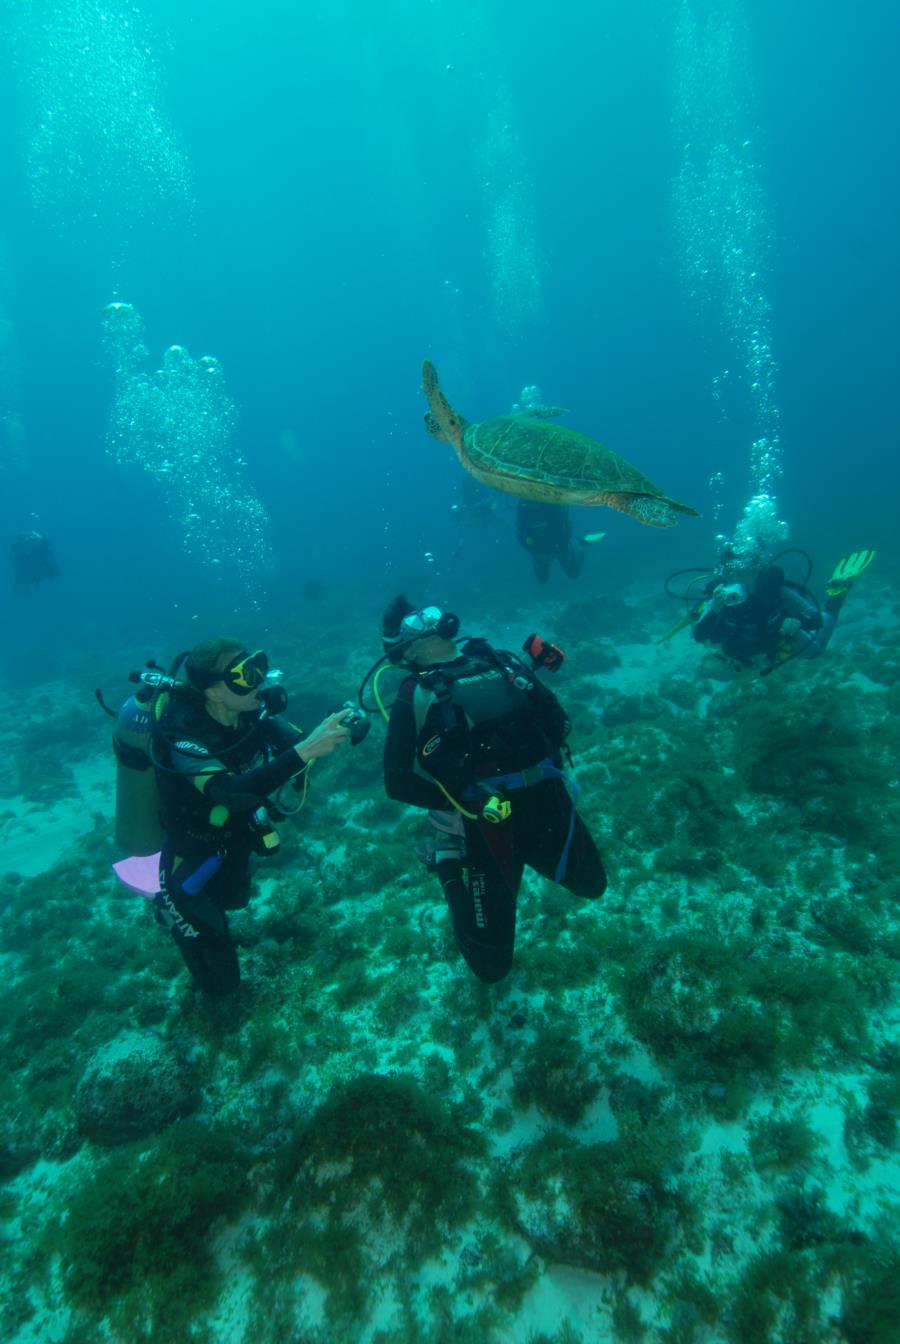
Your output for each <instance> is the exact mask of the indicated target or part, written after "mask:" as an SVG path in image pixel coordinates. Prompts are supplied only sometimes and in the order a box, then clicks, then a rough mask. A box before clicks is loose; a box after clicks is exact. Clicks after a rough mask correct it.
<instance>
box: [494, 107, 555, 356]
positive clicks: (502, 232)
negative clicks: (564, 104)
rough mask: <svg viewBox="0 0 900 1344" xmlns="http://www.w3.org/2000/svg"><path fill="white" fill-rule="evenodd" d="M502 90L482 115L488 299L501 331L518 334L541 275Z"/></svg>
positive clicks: (529, 194) (529, 317)
mask: <svg viewBox="0 0 900 1344" xmlns="http://www.w3.org/2000/svg"><path fill="white" fill-rule="evenodd" d="M507 109H508V96H507V95H506V94H505V93H504V91H503V90H501V91H500V93H499V94H498V100H497V103H496V104H495V106H494V108H493V110H492V111H491V113H490V115H489V117H488V126H487V132H486V135H485V141H484V145H483V175H484V191H485V196H486V203H487V212H488V219H487V244H486V248H485V261H486V264H487V269H488V278H489V284H490V293H491V304H492V307H493V310H494V317H495V320H496V322H497V325H498V327H499V328H500V330H501V331H502V333H503V335H504V336H505V337H506V338H507V340H510V341H516V340H520V339H521V338H522V337H523V335H524V334H525V329H526V327H527V325H528V323H529V322H532V321H533V320H534V319H535V318H536V317H537V316H538V314H539V313H540V310H541V275H540V263H539V255H538V246H537V240H536V237H535V232H534V188H533V186H532V183H531V180H530V177H529V174H528V170H527V164H526V160H525V155H524V153H523V151H522V147H521V144H520V142H519V137H518V135H517V133H516V131H515V128H514V127H513V125H512V124H511V122H510V120H509V117H508V115H507Z"/></svg>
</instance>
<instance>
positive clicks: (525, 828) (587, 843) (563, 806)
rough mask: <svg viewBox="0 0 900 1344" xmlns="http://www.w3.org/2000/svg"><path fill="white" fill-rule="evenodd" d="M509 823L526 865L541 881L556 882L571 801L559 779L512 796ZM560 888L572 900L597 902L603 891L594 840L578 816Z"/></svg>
mask: <svg viewBox="0 0 900 1344" xmlns="http://www.w3.org/2000/svg"><path fill="white" fill-rule="evenodd" d="M512 803H513V815H512V818H511V820H512V822H513V825H514V826H515V829H516V836H517V841H516V843H517V845H518V847H519V848H520V850H521V853H522V855H523V857H524V860H525V862H526V863H527V864H528V866H529V867H530V868H533V869H534V870H535V872H538V873H540V874H541V876H542V877H549V878H550V879H551V881H555V880H556V870H557V866H558V864H559V860H560V856H561V854H562V853H563V850H564V848H565V845H566V841H567V839H568V836H569V826H570V822H571V817H572V806H573V804H572V800H571V798H570V797H569V794H568V790H567V789H566V786H565V785H564V784H563V782H562V780H559V779H545V780H544V781H543V782H542V783H540V784H536V785H534V786H533V787H532V788H530V789H523V790H522V791H521V792H520V793H516V794H514V795H513V799H512ZM561 885H562V886H564V887H565V888H566V890H567V891H571V892H572V894H573V895H574V896H583V897H585V898H586V899H587V900H596V899H597V897H598V896H602V895H603V893H604V892H605V890H606V870H605V869H604V867H603V860H602V859H601V857H600V851H599V850H598V849H597V846H596V845H595V844H594V840H593V837H592V835H591V833H590V831H589V830H588V828H587V827H586V826H585V824H584V822H583V821H582V819H581V817H580V816H578V814H577V813H576V814H575V826H574V830H573V832H572V840H571V844H570V846H569V854H568V861H567V863H566V870H565V875H564V877H563V878H562V882H561Z"/></svg>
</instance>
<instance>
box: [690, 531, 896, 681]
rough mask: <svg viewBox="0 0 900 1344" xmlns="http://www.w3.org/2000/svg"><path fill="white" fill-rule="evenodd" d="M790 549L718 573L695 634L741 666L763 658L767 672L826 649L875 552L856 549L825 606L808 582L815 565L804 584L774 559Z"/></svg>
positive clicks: (694, 617) (694, 619)
mask: <svg viewBox="0 0 900 1344" xmlns="http://www.w3.org/2000/svg"><path fill="white" fill-rule="evenodd" d="M788 554H790V552H787V551H785V552H782V554H781V555H776V556H775V557H774V558H773V561H772V562H770V563H769V564H766V565H763V566H762V567H760V568H758V569H756V570H755V571H751V572H747V571H743V572H741V571H737V572H734V571H732V573H731V574H729V573H728V569H727V567H726V568H725V569H724V571H723V572H722V573H720V574H719V575H717V576H715V577H714V578H712V579H711V580H710V581H709V582H708V583H707V584H706V596H705V598H704V600H703V601H702V602H701V603H700V604H699V605H698V606H696V607H694V608H693V610H692V611H691V612H690V616H689V618H688V619H689V620H690V622H691V623H692V634H693V637H694V639H695V640H697V642H698V643H700V644H711V645H714V646H715V647H717V648H718V649H720V650H721V655H722V657H724V658H726V659H727V660H728V661H729V662H731V663H732V665H734V666H735V667H738V668H745V667H750V666H752V665H753V664H754V663H755V662H757V661H758V660H761V662H762V664H763V665H762V667H761V668H760V670H761V671H762V673H763V675H766V674H768V673H770V672H773V671H774V670H775V669H776V668H777V667H781V666H783V665H784V664H785V663H787V662H791V661H792V660H793V659H794V658H818V657H819V656H820V655H821V654H823V653H824V652H825V649H826V648H827V647H828V643H829V641H830V639H831V636H832V635H833V634H834V629H835V626H836V624H837V619H838V616H839V614H840V611H841V607H842V606H843V605H844V601H845V599H846V597H847V594H848V593H849V592H850V589H851V588H852V587H853V584H854V583H855V582H856V580H857V579H858V578H859V577H860V575H862V574H864V573H865V571H866V570H867V569H868V568H869V566H870V565H871V563H872V561H873V560H874V558H875V552H874V551H854V553H853V554H852V555H849V556H847V557H846V559H844V560H841V561H839V563H838V564H837V565H836V566H835V569H834V572H833V574H832V575H831V578H830V579H829V580H828V583H827V584H826V587H825V604H824V606H823V607H820V606H819V604H818V602H817V601H816V600H815V598H814V597H813V595H812V593H811V592H810V591H809V589H808V587H807V584H808V581H809V570H808V571H807V575H806V580H805V581H804V582H803V583H794V582H792V581H791V580H790V579H787V578H785V574H784V570H783V569H782V568H781V567H780V566H779V565H777V564H775V563H774V561H775V560H780V559H781V558H782V556H783V555H788ZM809 568H810V570H811V568H812V566H811V565H810V567H809ZM673 577H674V576H673ZM667 583H668V580H667Z"/></svg>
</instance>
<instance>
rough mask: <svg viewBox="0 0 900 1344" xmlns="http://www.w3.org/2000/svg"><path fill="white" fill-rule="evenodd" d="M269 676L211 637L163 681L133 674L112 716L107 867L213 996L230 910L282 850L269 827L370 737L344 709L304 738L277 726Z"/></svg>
mask: <svg viewBox="0 0 900 1344" xmlns="http://www.w3.org/2000/svg"><path fill="white" fill-rule="evenodd" d="M182 671H183V678H180V677H179V673H180V672H182ZM278 675H279V674H277V673H273V672H270V669H269V660H268V658H267V656H266V654H265V653H264V652H263V651H262V650H257V651H256V652H252V653H251V652H248V650H247V648H246V647H245V646H244V645H243V644H241V643H240V641H238V640H233V639H209V640H205V641H204V642H203V643H201V644H198V645H197V646H196V647H195V648H194V649H192V650H191V651H190V652H189V653H184V654H180V655H179V657H178V658H177V659H176V660H175V663H174V664H173V666H172V668H171V670H170V671H169V672H168V673H165V672H164V671H163V670H162V669H161V668H159V667H157V666H156V665H155V664H150V665H149V668H148V670H147V671H145V672H141V673H132V674H131V678H132V680H136V681H138V682H139V683H140V685H139V689H138V690H137V692H136V693H135V694H134V695H133V696H132V697H131V698H130V699H129V700H128V701H127V702H126V703H125V705H124V706H123V707H122V709H121V711H120V712H119V714H118V715H115V716H114V717H116V720H117V722H116V728H115V731H114V735H113V746H114V750H115V753H116V759H117V762H118V771H117V785H116V844H117V847H118V849H119V850H120V852H122V853H123V854H124V855H125V856H127V857H125V858H124V859H123V860H121V861H120V862H119V863H117V864H116V865H115V867H116V871H117V873H118V875H119V876H120V878H121V879H122V881H123V882H124V883H125V884H126V885H127V886H130V887H132V888H133V889H134V890H138V891H142V892H143V894H144V895H146V896H147V897H148V898H149V899H150V900H151V901H152V903H153V906H154V910H155V915H156V919H157V922H158V923H160V924H162V925H164V926H165V927H167V928H168V929H169V931H170V933H171V935H172V938H173V939H174V941H175V944H176V946H177V947H178V950H179V951H180V953H181V955H182V957H183V959H184V962H185V965H186V966H187V968H188V970H189V971H190V973H191V976H192V977H193V979H194V981H195V982H196V983H197V984H198V985H199V986H200V988H201V989H202V990H203V991H204V992H205V993H207V994H210V995H222V994H228V993H232V992H234V991H235V990H236V989H237V988H238V985H239V983H240V968H239V965H238V959H237V952H236V949H235V945H234V942H233V941H232V938H231V933H230V930H229V927H228V919H227V914H226V912H227V911H228V910H237V909H241V908H243V907H244V906H246V905H247V903H248V901H249V899H250V860H251V856H252V855H253V854H261V855H266V854H271V853H273V852H274V851H275V850H276V849H277V847H278V836H277V832H276V831H275V829H274V827H273V826H272V824H271V822H272V820H273V819H274V820H279V819H283V818H284V817H286V816H289V815H291V814H292V813H294V812H296V811H298V810H299V808H300V807H301V806H302V805H303V801H304V799H305V796H306V787H307V782H308V773H309V769H310V766H311V765H312V763H313V762H314V761H315V760H317V759H318V758H319V757H320V756H326V755H329V754H330V753H331V752H332V751H334V750H335V748H336V747H338V746H340V745H341V744H342V743H344V742H347V741H351V742H355V741H359V740H361V739H362V737H363V736H365V730H366V729H367V728H368V723H367V721H365V720H363V719H362V718H361V716H360V715H358V714H357V713H356V712H355V711H354V710H353V709H352V707H351V706H349V705H347V704H344V705H342V706H341V707H340V708H339V709H338V710H336V711H334V712H333V713H331V714H329V715H328V716H327V717H326V718H325V719H323V721H322V722H321V723H320V724H319V725H318V727H316V728H314V729H313V731H312V732H311V733H309V734H308V735H307V736H304V735H303V733H302V732H301V731H300V730H299V729H298V728H296V727H295V726H294V725H293V724H291V723H289V722H288V720H287V719H286V718H284V710H285V709H286V707H287V694H286V692H285V690H284V688H283V686H281V685H280V683H279V681H278V679H277V678H278ZM98 699H99V700H100V703H101V704H103V701H102V698H101V697H100V696H99V694H98ZM103 707H104V708H106V706H105V705H104V706H103ZM108 712H110V713H111V712H112V711H108ZM287 785H292V786H293V789H294V790H295V791H296V792H294V797H293V799H292V800H289V799H288V797H286V796H285V793H284V790H285V788H286V786H287ZM297 792H299V793H300V798H299V800H298V798H297Z"/></svg>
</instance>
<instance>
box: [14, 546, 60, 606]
mask: <svg viewBox="0 0 900 1344" xmlns="http://www.w3.org/2000/svg"><path fill="white" fill-rule="evenodd" d="M9 558H10V561H11V562H12V567H13V588H14V590H15V592H17V593H33V592H36V591H37V589H38V588H40V586H41V584H42V583H44V582H45V581H46V580H47V579H57V578H59V575H60V572H61V571H60V568H59V565H58V564H57V563H56V556H55V555H54V554H53V547H52V546H51V545H50V539H49V537H45V536H44V534H43V533H42V532H19V533H18V534H17V535H16V536H14V537H13V539H12V541H11V542H10V543H9Z"/></svg>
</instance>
